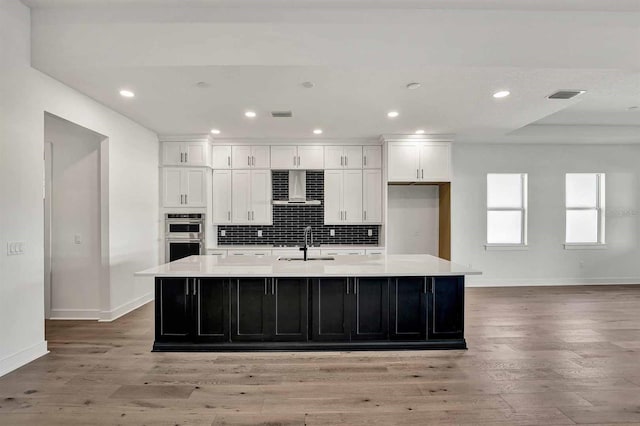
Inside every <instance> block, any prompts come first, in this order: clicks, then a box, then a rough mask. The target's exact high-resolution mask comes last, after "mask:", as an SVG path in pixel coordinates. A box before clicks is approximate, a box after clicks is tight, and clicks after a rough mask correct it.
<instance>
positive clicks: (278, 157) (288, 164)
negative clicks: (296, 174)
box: [271, 145, 324, 170]
mask: <svg viewBox="0 0 640 426" xmlns="http://www.w3.org/2000/svg"><path fill="white" fill-rule="evenodd" d="M271 168H272V169H285V170H290V169H304V170H322V169H323V168H324V149H323V147H322V146H316V145H304V146H302V145H301V146H295V145H276V146H272V147H271Z"/></svg>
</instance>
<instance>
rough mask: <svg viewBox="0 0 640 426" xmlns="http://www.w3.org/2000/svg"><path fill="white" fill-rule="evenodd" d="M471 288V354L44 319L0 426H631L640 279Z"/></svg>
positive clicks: (2, 407) (149, 315)
mask: <svg viewBox="0 0 640 426" xmlns="http://www.w3.org/2000/svg"><path fill="white" fill-rule="evenodd" d="M467 294H468V296H467V316H466V336H467V341H468V344H469V350H467V351H420V352H418V351H415V352H322V353H319V352H306V353H305V352H296V353H233V354H220V353H151V352H150V349H151V343H152V339H153V305H152V304H149V305H147V306H145V307H143V308H141V309H139V310H138V311H136V312H134V313H132V314H130V315H127V316H126V317H124V318H121V319H119V320H117V321H115V322H113V323H97V322H90V321H85V322H80V321H73V322H72V321H70V322H66V321H58V322H48V323H47V325H46V326H47V339H48V341H49V348H50V350H51V353H50V354H49V355H47V356H45V357H43V358H41V359H39V360H37V361H35V362H33V363H31V364H29V365H27V366H25V367H23V368H21V369H19V370H17V371H15V372H13V373H11V374H8V375H6V376H4V377H2V378H0V424H1V425H75V424H78V425H89V424H99V425H115V424H129V425H144V424H148V425H151V424H154V425H155V424H163V425H164V424H166V425H178V424H179V425H211V424H216V425H217V424H262V423H266V424H271V425H276V424H287V425H289V424H292V425H298V424H300V425H301V424H309V425H318V424H349V425H361V424H366V425H377V424H380V425H387V424H416V425H425V424H517V425H524V424H527V425H529V424H544V425H552V424H574V423H592V424H593V423H596V424H608V423H611V424H613V423H616V424H620V423H627V424H640V286H607V287H595V286H590V287H543V288H531V287H521V288H502V289H488V288H486V289H478V288H472V289H468V291H467Z"/></svg>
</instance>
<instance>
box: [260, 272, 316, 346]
mask: <svg viewBox="0 0 640 426" xmlns="http://www.w3.org/2000/svg"><path fill="white" fill-rule="evenodd" d="M271 296H272V298H271V300H270V303H269V313H270V314H271V315H270V321H269V327H270V329H271V330H272V331H273V333H272V335H271V337H272V338H271V340H275V341H306V340H307V336H308V330H309V327H308V311H309V292H308V284H307V279H306V278H274V279H273V282H272V294H271Z"/></svg>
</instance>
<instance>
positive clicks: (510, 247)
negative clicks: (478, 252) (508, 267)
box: [484, 244, 529, 251]
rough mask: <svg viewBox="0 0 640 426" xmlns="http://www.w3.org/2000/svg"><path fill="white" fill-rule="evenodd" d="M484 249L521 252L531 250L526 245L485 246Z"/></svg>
mask: <svg viewBox="0 0 640 426" xmlns="http://www.w3.org/2000/svg"><path fill="white" fill-rule="evenodd" d="M484 249H485V250H487V251H494V250H495V251H511V250H515V251H519V250H529V246H527V245H525V244H485V245H484Z"/></svg>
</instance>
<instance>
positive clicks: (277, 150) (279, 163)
mask: <svg viewBox="0 0 640 426" xmlns="http://www.w3.org/2000/svg"><path fill="white" fill-rule="evenodd" d="M297 155H298V153H297V149H296V147H295V145H278V146H272V147H271V168H272V169H284V170H289V169H295V168H297V164H298V161H297Z"/></svg>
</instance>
